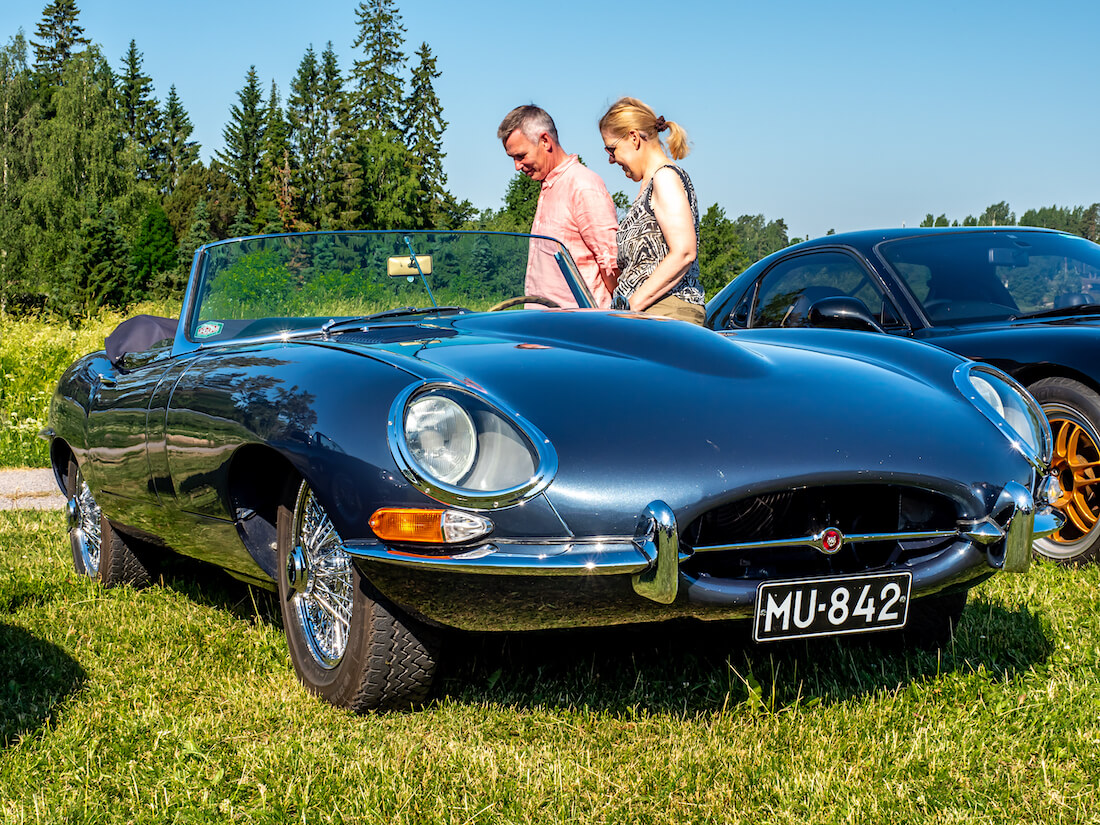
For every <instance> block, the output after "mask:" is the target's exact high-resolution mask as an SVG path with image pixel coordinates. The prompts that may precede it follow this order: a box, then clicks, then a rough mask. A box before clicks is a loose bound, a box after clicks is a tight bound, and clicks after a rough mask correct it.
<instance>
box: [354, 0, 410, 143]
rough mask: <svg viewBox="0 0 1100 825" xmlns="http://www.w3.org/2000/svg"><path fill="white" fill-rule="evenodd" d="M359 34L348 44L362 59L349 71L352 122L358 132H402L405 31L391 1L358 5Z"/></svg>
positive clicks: (356, 15) (375, 1)
mask: <svg viewBox="0 0 1100 825" xmlns="http://www.w3.org/2000/svg"><path fill="white" fill-rule="evenodd" d="M355 19H356V24H357V25H358V27H359V32H358V34H357V35H356V38H355V41H354V42H353V43H352V44H351V45H352V48H353V49H362V52H363V57H362V58H361V59H359V60H356V61H355V64H354V66H353V67H352V71H351V81H352V89H351V92H350V95H351V101H352V102H351V119H352V124H353V125H354V126H355V127H356V128H357V129H366V130H370V131H376V132H383V133H386V132H396V133H400V132H401V123H400V119H401V100H402V98H403V97H404V90H405V84H404V81H403V80H402V79H401V74H400V72H401V70H402V69H403V68H404V66H405V62H406V58H405V53H404V52H403V51H402V50H401V47H402V45H403V44H404V43H405V27H404V26H403V25H401V14H400V12H398V10H397V4H396V3H395V2H394V0H369V2H365V3H359V7H358V10H357V11H356V13H355Z"/></svg>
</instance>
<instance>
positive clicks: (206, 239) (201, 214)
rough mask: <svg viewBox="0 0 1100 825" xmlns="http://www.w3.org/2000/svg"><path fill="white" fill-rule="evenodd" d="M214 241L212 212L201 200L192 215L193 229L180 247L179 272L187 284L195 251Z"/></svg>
mask: <svg viewBox="0 0 1100 825" xmlns="http://www.w3.org/2000/svg"><path fill="white" fill-rule="evenodd" d="M212 240H214V239H213V237H212V236H211V235H210V212H209V211H208V210H207V208H206V198H199V202H198V203H196V204H195V209H194V211H193V212H192V213H191V227H190V229H188V230H187V234H186V235H184V237H183V240H182V241H180V247H179V255H178V260H179V272H180V275H181V277H182V279H183V281H184V282H185V283H186V281H187V277H188V275H189V274H190V272H191V261H192V260H193V259H194V257H195V250H196V249H198V248H199V247H200V246H202V245H203V244H208V243H210V242H211V241H212Z"/></svg>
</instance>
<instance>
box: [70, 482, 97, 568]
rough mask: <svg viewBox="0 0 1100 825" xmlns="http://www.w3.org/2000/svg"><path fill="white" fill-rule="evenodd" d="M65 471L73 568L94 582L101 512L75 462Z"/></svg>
mask: <svg viewBox="0 0 1100 825" xmlns="http://www.w3.org/2000/svg"><path fill="white" fill-rule="evenodd" d="M69 472H70V475H69V479H68V487H69V501H68V505H67V506H68V518H69V540H70V542H71V543H72V548H73V566H74V567H75V568H76V571H77V572H78V573H82V574H84V575H85V576H87V577H88V578H90V579H94V578H96V577H97V576H98V575H99V557H100V552H101V550H102V547H103V527H102V524H103V513H102V512H101V511H100V509H99V505H98V504H96V501H95V498H94V497H93V496H92V491H91V489H90V488H89V487H88V483H87V482H86V481H85V480H84V474H83V473H81V472H80V468H79V467H78V466H77V465H76V463H75V462H74V463H73V464H72V466H71V467H70V470H69Z"/></svg>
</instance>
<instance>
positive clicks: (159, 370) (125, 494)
mask: <svg viewBox="0 0 1100 825" xmlns="http://www.w3.org/2000/svg"><path fill="white" fill-rule="evenodd" d="M102 363H103V366H104V369H103V370H102V371H101V372H100V373H99V374H98V375H97V376H96V378H95V380H94V383H93V385H92V390H91V394H90V397H89V402H88V422H87V444H88V455H89V458H90V459H91V462H90V463H91V464H93V465H94V466H95V467H96V473H95V475H96V479H97V480H98V482H99V489H100V494H101V496H102V500H101V501H100V506H101V507H102V508H103V510H104V512H105V513H106V514H107V515H108V517H110V518H111V520H112V521H116V522H118V523H121V524H127V525H140V524H142V523H144V522H145V521H146V517H145V515H143V513H145V511H147V510H148V508H150V507H153V508H155V507H159V505H160V502H159V499H158V496H157V490H156V488H155V486H154V485H153V483H152V481H151V472H150V463H149V438H148V424H149V406H150V401H151V399H152V398H153V395H154V390H155V388H156V387H157V385H158V384H159V383H160V381H161V378H162V377H163V376H164V374H165V372H166V371H167V370H168V368H169V366H170V365H171V363H172V361H171V347H169V346H164V347H160V348H158V349H156V350H152V351H150V352H148V353H141V354H140V355H139V356H137V357H134V356H126V357H125V358H124V359H122V363H121V364H120V365H114V364H111V363H110V362H109V361H107V360H106V359H104V360H103V362H102Z"/></svg>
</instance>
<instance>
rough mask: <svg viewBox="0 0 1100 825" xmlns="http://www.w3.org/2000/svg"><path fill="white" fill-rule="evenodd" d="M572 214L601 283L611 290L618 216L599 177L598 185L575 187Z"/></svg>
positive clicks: (615, 270) (616, 273)
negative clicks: (597, 267)
mask: <svg viewBox="0 0 1100 825" xmlns="http://www.w3.org/2000/svg"><path fill="white" fill-rule="evenodd" d="M573 218H574V220H575V221H576V222H577V231H578V232H579V233H580V236H581V240H582V241H583V242H584V245H585V246H586V247H588V249H589V251H590V252H591V253H592V256H593V257H594V258H595V259H596V264H597V265H598V266H599V269H600V278H601V279H602V280H603V284H604V286H605V287H606V288H607V291H608V292H614V291H615V285H616V284H617V283H618V281H619V268H618V256H619V253H618V249H619V248H618V244H617V242H616V240H615V233H616V232H618V231H619V219H618V216H617V215H616V214H615V204H614V203H613V202H612V200H611V195H609V194H608V193H607V187H605V186H604V185H603V182H602V181H601V182H600V185H599V186H598V187H597V186H584V187H581V188H579V189H578V190H577V192H576V195H575V198H574V205H573ZM589 289H592V284H589Z"/></svg>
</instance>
